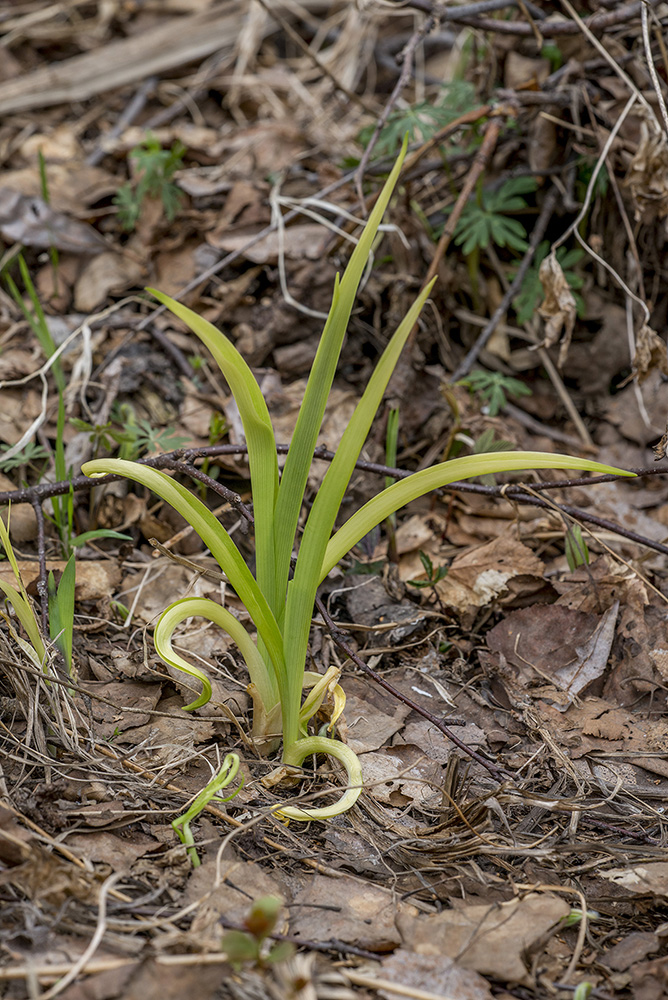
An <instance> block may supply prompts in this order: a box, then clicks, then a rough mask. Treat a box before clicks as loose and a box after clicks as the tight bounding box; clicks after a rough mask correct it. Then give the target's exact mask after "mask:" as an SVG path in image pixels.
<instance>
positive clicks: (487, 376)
mask: <svg viewBox="0 0 668 1000" xmlns="http://www.w3.org/2000/svg"><path fill="white" fill-rule="evenodd" d="M457 385H465V386H466V387H467V388H468V389H470V391H471V392H477V393H478V395H479V396H480V398H481V400H482V401H483V403H484V404H485V405H486V406H487V407H488V414H489V416H490V417H495V416H496V415H497V414H498V413H499V411H500V410H503V409H504V408H505V405H506V403H507V402H508V400H507V399H506V393H508V395H509V396H515V398H516V399H518V398H519V397H520V396H530V395H531V389H530V388H529V386H528V385H525V384H524V382H520V380H519V379H517V378H512V377H511V376H510V375H504V374H503V373H502V372H486V371H483V370H482V368H475V369H474V370H473V371H472V372H471V374H470V375H467V376H466V378H462V379H460V380H459V382H458V383H457Z"/></svg>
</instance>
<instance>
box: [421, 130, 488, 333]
mask: <svg viewBox="0 0 668 1000" xmlns="http://www.w3.org/2000/svg"><path fill="white" fill-rule="evenodd" d="M500 134H501V122H500V121H497V120H493V121H491V122H490V123H489V125H488V126H487V131H486V132H485V138H484V139H483V141H482V144H481V145H480V148H479V149H478V151H477V152H476V154H475V156H474V158H473V163H472V164H471V170H470V171H469V173H468V175H467V178H466V180H465V181H464V184H463V187H462V189H461V191H460V192H459V197H458V198H457V201H456V202H455V207H454V208H453V210H452V212H451V213H450V217H449V218H448V220H447V222H446V223H445V225H444V227H443V232H442V233H441V238H440V240H439V241H438V245H437V247H436V251H435V252H434V256H433V257H432V260H431V264H430V265H429V270H428V271H427V277H426V278H425V279H424V281H423V282H422V288H423V289H424V288H426V287H427V285H428V284H429V282H430V281H431V280H432V278H435V277H436V275H437V273H438V266H439V264H440V262H441V260H442V259H443V257H444V256H445V252H446V250H447V249H448V247H449V246H450V241H451V239H452V237H453V236H454V233H455V229H456V228H457V223H458V222H459V219H460V218H461V214H462V212H463V211H464V208H465V207H466V203H467V202H468V200H469V198H470V197H471V195H472V193H473V189H474V188H475V186H476V184H477V183H478V178H479V177H480V175H481V174H482V172H483V170H484V169H485V167H486V166H487V164H488V163H489V160H490V158H491V156H492V153H493V152H494V149H495V147H496V144H497V142H498V139H499V135H500ZM416 328H417V324H416V325H415V327H414V328H413V331H412V333H414V332H415V329H416ZM411 335H412V334H411Z"/></svg>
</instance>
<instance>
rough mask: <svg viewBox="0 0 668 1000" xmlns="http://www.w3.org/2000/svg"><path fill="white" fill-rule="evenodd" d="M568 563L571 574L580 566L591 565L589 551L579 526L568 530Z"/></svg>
mask: <svg viewBox="0 0 668 1000" xmlns="http://www.w3.org/2000/svg"><path fill="white" fill-rule="evenodd" d="M565 552H566V561H567V563H568V567H569V569H570V571H571V573H572V572H573V571H574V570H576V569H577V567H578V566H588V565H589V549H588V548H587V543H586V542H585V540H584V536H583V534H582V528H581V527H580V525H579V524H571V525H569V527H568V529H567V530H566V537H565Z"/></svg>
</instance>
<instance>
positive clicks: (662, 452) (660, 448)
mask: <svg viewBox="0 0 668 1000" xmlns="http://www.w3.org/2000/svg"><path fill="white" fill-rule="evenodd" d="M666 449H668V424H666V429H665V431H664V432H663V434H662V435H661V440H660V441H659V443H658V444H656V445H654V461H655V462H660V461H661V460H662V459H664V458H665V457H666Z"/></svg>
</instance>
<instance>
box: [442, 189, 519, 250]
mask: <svg viewBox="0 0 668 1000" xmlns="http://www.w3.org/2000/svg"><path fill="white" fill-rule="evenodd" d="M537 187H538V185H537V183H536V181H535V180H534V178H533V177H512V178H511V179H510V180H509V181H506V182H505V183H504V184H502V185H501V187H499V188H497V189H496V190H495V191H492V190H484V189H483V190H480V191H479V192H478V196H477V198H476V199H475V200H474V201H470V202H469V203H468V204H467V205H466V206H465V208H464V211H463V212H462V214H461V216H460V219H459V222H458V223H457V226H456V228H455V236H454V240H455V243H456V244H457V246H460V247H461V248H462V253H463V254H465V255H467V256H468V254H471V253H473V251H474V250H476V249H478V250H485V249H486V248H487V247H488V246H489V245H490V243H493V244H495V245H496V246H499V247H509V248H510V249H511V250H518V251H520V252H521V253H524V251H525V250H527V249H528V246H529V244H528V242H527V231H526V229H525V228H524V226H523V225H522V223H521V222H518V220H517V219H509V218H508V216H509V215H514V214H515V213H517V212H522V211H525V210H526V209H527V208H528V207H529V205H528V203H527V201H526V199H525V198H524V197H523V196H524V195H525V194H533V192H534V191H535V190H536V189H537Z"/></svg>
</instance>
